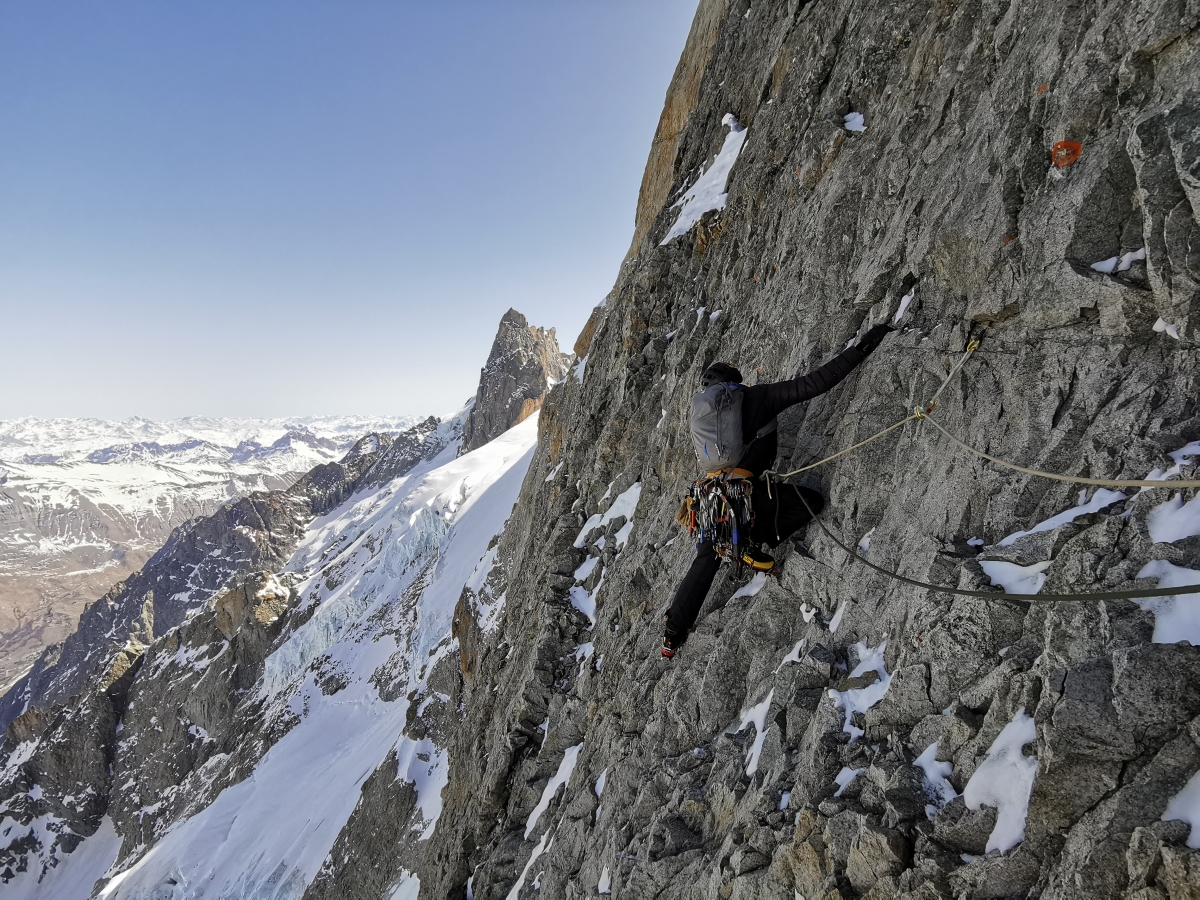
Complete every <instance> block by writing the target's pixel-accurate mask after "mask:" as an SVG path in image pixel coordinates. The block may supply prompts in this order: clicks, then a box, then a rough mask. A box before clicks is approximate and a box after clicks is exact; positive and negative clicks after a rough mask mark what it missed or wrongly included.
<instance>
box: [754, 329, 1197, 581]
mask: <svg viewBox="0 0 1200 900" xmlns="http://www.w3.org/2000/svg"><path fill="white" fill-rule="evenodd" d="M977 349H979V341H978V339H972V340H971V341H969V342H968V343H967V347H966V350H965V351H964V352H963V355H962V356H961V357H960V358H959V360H958V362H957V363H956V364H955V365H954V366H953V367H952V368H951V369H950V372H949V374H947V375H946V377H945V378H944V379H943V380H942V383H941V385H939V387H938V389H937V391H936V392H934V395H933V396H932V397H930V398H929V400H927V401H926V402H925V404H924V406H918V407H916V408H915V409H914V410H913V412H912V414H911V415H910V416H908V417H907V418H904V419H901V420H900V421H899V422H896V423H894V424H892V425H889V426H888V427H887V428H884V429H883V430H882V431H878V432H876V433H875V434H873V435H871V436H870V437H869V438H867V439H866V440H863V441H859V442H858V443H857V444H854V445H853V446H850V447H847V448H846V449H845V450H840V451H839V452H837V453H834V454H833V455H831V456H827V457H825V458H824V459H822V460H818V461H817V462H815V463H812V464H810V465H807V466H803V467H801V468H799V469H795V470H793V471H791V472H773V471H770V470H768V471H766V472H763V480H764V481H765V483H766V486H767V496H768V497H770V496H772V494H771V480H772V478H774V479H780V480H781V479H784V478H788V477H790V476H792V475H798V474H800V473H801V472H807V471H809V470H810V469H815V468H817V467H818V466H823V465H825V464H826V463H827V462H830V461H831V460H834V459H837V458H838V457H839V456H842V455H844V454H846V453H849V452H850V451H851V450H857V449H858V448H860V447H864V446H866V445H867V444H869V443H871V442H872V441H875V440H878V439H879V438H881V437H883V436H884V435H885V434H887V433H889V432H891V431H894V430H895V429H897V428H899V427H900V426H901V425H905V424H907V423H908V422H911V421H913V420H914V419H920V420H923V421H926V422H929V423H930V424H931V425H933V427H934V428H936V429H937V430H938V431H940V432H941V433H942V434H944V435H945V436H946V437H948V438H950V440H951V441H953V442H954V443H955V444H957V445H958V446H960V447H962V448H963V449H965V450H969V451H970V452H971V453H974V454H976V455H977V456H981V457H983V458H984V459H986V460H989V461H990V462H993V463H996V464H997V465H1001V466H1005V467H1007V468H1010V469H1013V470H1015V471H1018V472H1022V473H1024V474H1026V475H1035V476H1038V477H1041V478H1050V479H1053V480H1055V481H1065V482H1069V483H1075V484H1093V485H1098V486H1102V487H1141V488H1156V487H1159V488H1161V487H1168V488H1194V487H1200V481H1166V480H1162V481H1157V480H1149V479H1126V480H1105V479H1100V478H1083V477H1070V476H1066V475H1056V474H1054V473H1051V472H1042V471H1039V470H1037V469H1027V468H1025V467H1023V466H1018V465H1016V464H1015V463H1010V462H1007V461H1006V460H1003V459H999V458H997V457H995V456H991V455H989V454H987V453H984V452H983V451H982V450H976V449H975V448H974V447H972V446H971V445H970V444H967V443H965V442H963V441H960V440H959V439H958V438H956V437H955V436H954V435H953V434H951V433H950V432H949V431H947V430H946V429H945V428H943V427H942V426H941V425H940V424H939V423H937V422H936V421H934V419H933V418H932V416H931V415H930V413H932V412H933V410H934V409H935V408H936V407H937V400H938V397H940V396H941V393H942V391H943V390H945V388H946V385H948V384H949V383H950V380H951V379H952V378H954V376H955V375H957V374H958V372H959V370H960V369H962V367H963V365H964V364H965V363H966V361H967V360H968V359H969V358H970V356H971V354H972V353H974V352H975V351H976V350H977ZM797 495H798V496H799V497H800V500H801V502H802V503H803V504H804V507H805V508H806V509H807V510H808V512H809V515H810V516H811V517H812V518H813V519H816V522H817V525H819V526H820V527H821V530H822V531H824V532H825V534H826V535H827V536H828V537H829V539H830V540H831V541H833V542H834V543H835V544H836V545H837V546H838V547H840V548H841V549H842V551H843V552H845V553H846V555H847V556H849V557H850V558H851V559H853V560H855V561H857V562H860V563H862V564H863V565H865V566H867V567H869V568H871V569H874V570H875V571H876V572H879V573H880V574H882V575H886V576H887V577H888V578H891V579H894V580H895V581H902V582H904V583H905V584H910V585H912V586H913V587H918V588H921V589H923V590H928V591H936V592H938V593H942V594H956V595H958V596H964V597H979V598H982V599H985V600H1015V601H1020V602H1024V603H1029V602H1031V601H1033V600H1044V601H1054V602H1067V601H1079V600H1136V599H1142V598H1151V597H1174V596H1176V595H1179V594H1200V584H1195V585H1182V586H1180V587H1170V588H1145V589H1141V590H1129V591H1099V592H1095V593H1083V594H1010V593H1007V592H1005V593H997V592H996V591H973V590H966V589H964V588H951V587H944V586H942V585H937V584H930V583H929V582H926V581H917V580H916V579H913V578H907V577H905V576H904V575H901V574H900V573H898V572H892V571H890V570H888V569H885V568H883V567H882V566H877V565H875V563H873V562H871V561H870V560H868V559H867V558H866V557H864V556H863V555H862V554H860V553H856V552H855V551H854V550H851V549H850V548H849V547H847V546H846V545H845V544H843V543H842V542H841V541H840V540H838V539H837V537H836V536H835V535H834V534H833V532H832V531H830V530H829V528H828V527H826V525H825V523H824V522H823V521H821V519H820V518H818V517H817V514H816V513H814V512H813V509H812V507H811V506H809V503H808V501H807V500H806V499H805V498H804V495H803V494H802V493H800V492H797Z"/></svg>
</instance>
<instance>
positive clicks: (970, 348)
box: [763, 340, 979, 496]
mask: <svg viewBox="0 0 1200 900" xmlns="http://www.w3.org/2000/svg"><path fill="white" fill-rule="evenodd" d="M978 349H979V341H978V340H971V341H969V342H968V343H967V349H966V350H965V351H964V352H963V355H962V356H961V357H959V360H958V362H957V363H955V364H954V366H953V367H952V368H951V369H950V373H949V374H948V375H947V376H946V377H945V378H943V379H942V383H941V385H939V386H938V389H937V391H935V392H934V395H933V396H932V397H930V398H929V400H928V402H926V404H925V407H924V409H921V408H918V409H916V410H914V411H913V414H912V415H910V416H908V417H907V418H904V419H901V420H900V421H899V422H895V423H893V424H891V425H889V426H888V427H887V428H885V429H883V430H882V431H877V432H875V433H874V434H873V435H871V436H870V437H869V438H867V439H866V440H864V441H859V442H858V443H857V444H855V445H854V446H852V447H847V448H846V449H845V450H839V451H838V452H837V453H834V454H833V455H831V456H827V457H825V458H824V459H819V460H817V461H816V462H815V463H810V464H809V465H807V466H801V467H800V468H799V469H793V470H792V471H791V472H774V471H771V470H769V469H768V470H767V471H766V472H763V477H764V478H766V479H767V495H768V496H770V493H771V481H770V479H771V478H772V477H774V478H790V477H791V476H793V475H799V474H800V473H801V472H807V471H809V470H810V469H815V468H817V467H818V466H823V465H825V463H827V462H831V461H832V460H835V459H837V458H838V457H839V456H844V455H845V454H847V453H849V452H850V451H852V450H857V449H859V448H860V447H865V446H867V444H869V443H871V442H872V441H877V440H879V439H880V438H881V437H883V436H884V435H885V434H888V433H889V432H892V431H895V430H896V429H897V428H899V427H900V426H901V425H907V424H908V423H909V422H912V421H913V420H915V419H923V418H925V417H926V416H928V415H929V413H931V412H932V411H933V408H934V407H935V406H937V398H938V397H940V396H941V394H942V391H943V390H945V388H946V385H948V384H949V383H950V379H951V378H953V377H954V376H955V375H957V374H958V372H959V370H960V369H961V368H962V367H963V365H964V364H965V363H966V361H967V360H968V359H969V358H970V356H971V354H972V353H974V352H975V351H976V350H978Z"/></svg>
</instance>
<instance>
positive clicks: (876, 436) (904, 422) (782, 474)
mask: <svg viewBox="0 0 1200 900" xmlns="http://www.w3.org/2000/svg"><path fill="white" fill-rule="evenodd" d="M919 418H921V417H920V416H919V415H917V414H916V413H913V414H912V415H911V416H909V417H908V418H907V419H901V420H900V421H899V422H896V423H895V424H894V425H889V426H888V427H887V428H885V429H883V431H877V432H876V433H875V434H873V435H871V436H870V437H869V438H867V439H866V440H865V441H859V442H858V443H857V444H855V445H854V446H853V447H847V448H846V449H845V450H839V451H838V452H837V453H835V454H833V455H832V456H827V457H825V458H824V459H822V460H818V461H817V462H815V463H812V464H810V465H807V466H802V467H801V468H799V469H795V470H793V471H791V472H764V473H763V474H764V475H770V476H772V477H773V478H788V477H790V476H792V475H799V474H800V473H801V472H807V471H808V470H809V469H815V468H816V467H817V466H823V465H825V463H827V462H829V461H830V460H834V459H837V458H838V457H839V456H843V455H845V454H847V453H849V452H850V451H851V450H857V449H858V448H859V447H865V446H866V445H867V444H869V443H871V441H874V440H878V439H879V438H881V437H883V436H884V435H885V434H887V433H888V432H889V431H895V430H896V429H897V428H899V427H900V426H901V425H907V424H908V423H909V422H911V421H913V419H919Z"/></svg>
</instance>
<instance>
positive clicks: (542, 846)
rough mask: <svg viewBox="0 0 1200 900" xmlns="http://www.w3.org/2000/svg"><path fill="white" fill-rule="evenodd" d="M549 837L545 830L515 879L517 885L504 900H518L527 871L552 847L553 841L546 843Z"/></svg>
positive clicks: (548, 830) (547, 830)
mask: <svg viewBox="0 0 1200 900" xmlns="http://www.w3.org/2000/svg"><path fill="white" fill-rule="evenodd" d="M548 837H550V829H546V833H545V834H543V835H542V839H541V840H540V841H538V843H537V846H536V847H534V848H533V852H532V853H531V854H529V862H527V863H525V868H523V869H522V870H521V875H520V877H519V878H517V883H516V884H514V885H513V886H512V890H510V891H509V892H508V894H507V896H506V897H505V900H519V898H520V896H521V888H523V887H524V886H525V877H526V876H527V875H528V874H529V870H530V869H532V868H533V864H534V863H535V862H537V859H538V857H539V856H541V855H542V854H543V853H545V852H546V851H547V850H549V849H550V848H551V847H552V846H553V845H554V839H553V838H551V839H550V843H549V844H547V843H546V838H548Z"/></svg>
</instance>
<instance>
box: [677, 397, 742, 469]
mask: <svg viewBox="0 0 1200 900" xmlns="http://www.w3.org/2000/svg"><path fill="white" fill-rule="evenodd" d="M688 429H689V430H690V431H691V432H692V446H693V447H695V449H696V461H697V462H698V463H700V471H702V472H713V471H716V470H717V469H727V468H731V467H733V466H736V465H737V464H738V461H739V460H741V458H742V454H744V453H745V452H746V445H745V443H744V442H743V441H742V388H741V386H740V385H736V384H725V383H721V384H714V385H711V386H710V387H706V388H705V389H704V390H702V391H700V393H698V394H696V395H695V396H694V397H692V411H691V413H690V414H689V415H688Z"/></svg>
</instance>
